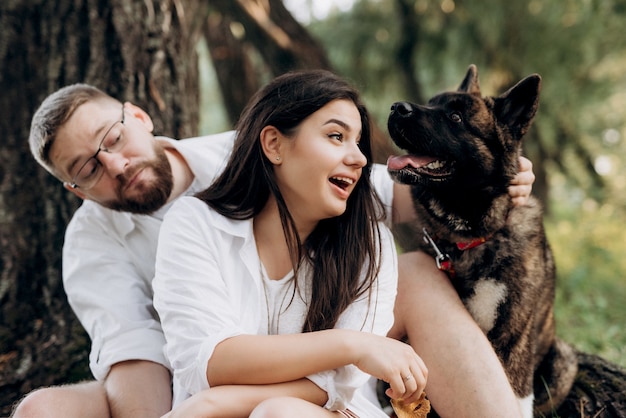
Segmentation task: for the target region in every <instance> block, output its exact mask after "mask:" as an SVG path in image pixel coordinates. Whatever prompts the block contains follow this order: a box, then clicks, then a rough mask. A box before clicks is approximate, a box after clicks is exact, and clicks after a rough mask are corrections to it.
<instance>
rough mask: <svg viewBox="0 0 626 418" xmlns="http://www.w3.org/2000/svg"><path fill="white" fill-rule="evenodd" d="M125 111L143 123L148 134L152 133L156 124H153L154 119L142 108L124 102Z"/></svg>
mask: <svg viewBox="0 0 626 418" xmlns="http://www.w3.org/2000/svg"><path fill="white" fill-rule="evenodd" d="M124 111H125V112H128V113H129V114H131V115H132V116H133V117H134V118H135V119H137V120H138V121H139V122H141V123H142V124H143V125H144V126H145V127H146V129H147V130H148V132H152V131H153V130H154V123H153V122H152V118H151V117H150V115H148V113H147V112H146V111H145V110H143V109H142V108H140V107H139V106H137V105H134V104H132V103H131V102H124Z"/></svg>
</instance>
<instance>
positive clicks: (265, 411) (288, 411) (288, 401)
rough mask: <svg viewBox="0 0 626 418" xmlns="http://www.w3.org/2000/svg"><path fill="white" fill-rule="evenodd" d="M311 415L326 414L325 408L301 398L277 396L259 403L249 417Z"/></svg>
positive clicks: (268, 417)
mask: <svg viewBox="0 0 626 418" xmlns="http://www.w3.org/2000/svg"><path fill="white" fill-rule="evenodd" d="M318 414H319V415H318ZM313 415H315V416H320V417H322V416H326V410H325V409H323V408H322V407H320V406H318V405H314V404H312V403H310V402H307V401H305V400H303V399H298V398H291V397H277V398H271V399H266V400H264V401H263V402H261V403H259V404H258V405H257V406H256V407H255V408H254V410H253V411H252V413H251V414H250V417H249V418H292V417H309V416H313Z"/></svg>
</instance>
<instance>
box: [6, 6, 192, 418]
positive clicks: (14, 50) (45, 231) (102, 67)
mask: <svg viewBox="0 0 626 418" xmlns="http://www.w3.org/2000/svg"><path fill="white" fill-rule="evenodd" d="M199 4H200V2H199V0H185V1H183V0H153V1H145V0H125V1H111V2H108V1H103V0H83V1H74V0H57V1H54V2H50V1H45V0H38V1H37V0H12V1H2V2H0V39H1V40H2V41H1V42H0V65H1V66H2V68H3V70H2V72H0V86H1V87H2V95H0V111H1V113H2V114H3V115H4V117H2V118H0V131H1V132H2V136H1V138H0V185H1V186H0V304H1V307H0V400H1V404H0V415H2V416H7V415H8V413H9V410H10V407H11V404H12V403H13V402H14V401H16V400H17V399H18V398H19V397H21V395H23V394H25V393H27V392H29V391H30V390H32V389H34V388H37V387H40V386H44V385H55V384H60V383H68V382H73V381H78V380H81V379H85V378H90V373H89V370H88V367H87V364H88V363H87V356H88V348H89V341H88V338H87V336H86V334H85V332H84V331H83V329H82V327H81V326H80V324H79V323H78V322H77V320H76V318H75V316H74V314H73V312H72V311H71V309H70V308H69V306H68V304H67V300H66V297H65V294H64V292H63V287H62V281H61V247H62V244H63V233H64V230H65V226H66V224H67V222H68V220H69V218H70V217H71V215H72V213H73V211H74V210H75V209H76V208H77V207H78V205H79V204H80V202H79V201H77V200H76V199H75V198H74V197H73V195H71V194H69V193H67V192H65V191H64V189H63V188H62V187H61V184H60V183H59V182H58V181H57V180H55V179H53V178H52V176H50V175H49V174H48V173H47V172H45V171H44V170H43V169H41V168H40V167H39V166H38V165H37V163H36V162H35V161H34V159H33V158H32V156H31V155H30V151H29V147H28V141H27V138H28V134H29V127H30V118H31V117H32V115H33V113H34V111H35V110H36V108H37V107H38V106H39V104H40V102H41V100H43V98H44V97H45V96H47V95H48V94H49V93H51V92H53V91H54V90H56V89H58V88H60V87H62V86H64V85H67V84H71V83H75V82H86V83H89V84H93V85H96V86H97V87H100V88H102V89H103V90H105V91H107V92H108V93H110V94H111V95H112V96H114V97H117V98H119V99H120V100H130V101H132V102H134V103H136V104H138V105H139V106H141V107H143V108H144V109H145V110H147V111H148V113H149V114H150V115H151V116H152V117H153V118H154V122H155V130H156V132H157V133H161V134H167V135H172V136H175V137H187V136H193V135H195V134H196V132H197V127H198V101H199V100H198V95H199V93H198V74H197V62H196V61H197V58H196V55H195V49H194V48H195V40H196V38H197V36H198V30H197V29H198V28H199V25H200V21H199V20H198V19H200V18H201V17H202V16H201V11H202V9H200V7H199Z"/></svg>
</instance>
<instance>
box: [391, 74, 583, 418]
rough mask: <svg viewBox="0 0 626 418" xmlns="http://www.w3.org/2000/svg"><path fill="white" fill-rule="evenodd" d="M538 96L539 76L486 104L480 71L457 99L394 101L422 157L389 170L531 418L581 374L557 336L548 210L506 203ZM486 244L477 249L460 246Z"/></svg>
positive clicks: (397, 161)
mask: <svg viewBox="0 0 626 418" xmlns="http://www.w3.org/2000/svg"><path fill="white" fill-rule="evenodd" d="M540 89H541V77H540V76H539V75H531V76H528V77H527V78H525V79H523V80H522V81H520V82H519V83H518V84H516V85H515V86H513V87H512V88H511V89H509V90H508V91H507V92H505V93H503V94H502V95H500V96H498V97H482V96H481V93H480V87H479V83H478V75H477V70H476V67H475V66H474V65H472V66H470V67H469V69H468V71H467V75H466V76H465V79H464V80H463V82H462V83H461V86H460V87H459V89H458V91H456V92H446V93H442V94H439V95H437V96H435V97H433V98H432V99H430V101H429V102H428V104H427V105H426V106H420V105H416V104H412V103H408V102H398V103H395V104H394V105H393V106H392V110H391V114H390V115H389V120H388V128H389V133H390V135H391V137H392V139H393V141H394V142H395V143H396V145H398V147H400V148H401V149H403V150H405V151H407V152H408V154H409V155H411V156H414V157H415V158H413V159H412V160H410V159H409V158H408V157H407V156H403V157H395V158H391V159H390V160H389V161H388V167H389V171H390V173H391V174H392V176H393V177H394V179H395V180H396V181H398V182H400V183H404V184H409V185H411V190H412V196H413V200H414V203H415V208H416V210H417V214H418V222H419V230H420V231H422V227H423V228H425V230H426V231H427V234H428V235H429V236H430V237H432V240H433V242H434V244H435V246H436V247H438V249H439V251H440V252H441V253H442V255H441V256H440V257H442V259H441V260H440V261H443V264H444V265H445V264H446V262H447V261H448V260H447V259H445V258H444V257H446V256H449V261H450V262H451V265H452V268H453V270H454V271H453V272H450V271H449V272H448V273H449V274H450V276H451V280H452V282H453V284H454V286H455V288H456V290H457V291H458V293H459V295H460V297H461V299H462V300H463V303H464V304H465V305H466V307H467V308H468V310H469V311H470V313H471V314H472V316H473V317H474V319H475V320H476V321H477V323H478V324H479V325H480V327H481V328H482V329H483V331H484V332H485V333H486V334H487V336H488V338H489V340H490V341H491V343H492V344H493V346H494V348H495V351H496V353H497V354H498V356H499V357H500V359H501V361H502V363H503V365H504V367H505V370H506V373H507V376H508V378H509V380H510V382H511V385H512V387H513V389H514V391H515V393H516V395H517V396H518V398H520V401H522V400H523V402H521V403H522V409H523V410H524V415H525V416H532V413H533V412H532V406H531V405H532V400H531V399H532V398H531V397H530V396H531V395H532V394H533V392H534V407H535V411H536V412H541V413H543V414H547V413H549V411H551V410H556V408H557V407H558V405H559V403H560V402H561V401H562V400H563V399H564V398H565V396H567V393H568V392H569V390H570V387H571V385H572V382H573V380H574V377H575V375H576V368H577V363H576V357H575V354H574V351H573V349H572V348H571V347H570V346H569V345H567V344H565V343H563V342H562V341H560V340H558V339H557V338H556V336H555V326H554V315H553V303H554V292H555V269H554V261H553V258H552V253H551V251H550V248H549V245H548V242H547V240H546V236H545V233H544V229H543V220H542V210H541V207H540V205H539V203H538V202H537V200H535V199H534V198H532V197H531V198H530V200H529V202H528V204H526V205H524V206H514V205H513V203H512V201H511V198H510V197H509V195H508V186H509V185H510V183H511V179H512V178H513V177H514V176H515V175H516V173H517V171H518V161H519V156H520V153H521V143H522V137H523V136H524V134H525V133H526V131H527V130H528V128H529V127H530V125H531V123H532V121H533V119H534V117H535V113H536V111H537V107H538V104H539V91H540ZM418 157H419V158H418ZM409 161H411V162H410V163H409ZM481 238H484V239H486V242H484V243H482V244H480V245H477V246H475V247H473V248H470V249H466V250H461V249H459V248H458V247H457V243H469V242H478V241H477V240H479V239H481ZM424 241H425V242H424V249H425V250H427V251H428V252H430V253H431V254H433V256H437V253H436V252H435V251H434V248H433V245H431V244H429V243H428V242H426V241H427V240H426V239H425V240H424ZM468 361H471V359H468ZM533 378H534V379H533ZM548 390H549V394H548Z"/></svg>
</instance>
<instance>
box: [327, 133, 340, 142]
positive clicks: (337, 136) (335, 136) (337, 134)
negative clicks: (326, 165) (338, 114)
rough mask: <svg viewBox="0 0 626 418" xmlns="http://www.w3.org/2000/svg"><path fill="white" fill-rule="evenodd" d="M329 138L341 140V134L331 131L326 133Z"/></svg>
mask: <svg viewBox="0 0 626 418" xmlns="http://www.w3.org/2000/svg"><path fill="white" fill-rule="evenodd" d="M328 137H329V138H332V139H336V140H337V141H340V142H341V141H343V135H342V134H340V133H332V134H330V135H328Z"/></svg>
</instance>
